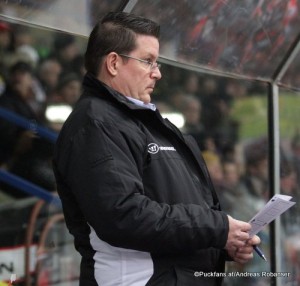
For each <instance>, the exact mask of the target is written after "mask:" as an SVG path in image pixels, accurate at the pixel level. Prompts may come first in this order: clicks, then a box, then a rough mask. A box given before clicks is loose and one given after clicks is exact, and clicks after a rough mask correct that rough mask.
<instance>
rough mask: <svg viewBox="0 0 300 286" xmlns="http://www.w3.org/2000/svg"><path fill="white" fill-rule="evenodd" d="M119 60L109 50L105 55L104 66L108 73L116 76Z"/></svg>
mask: <svg viewBox="0 0 300 286" xmlns="http://www.w3.org/2000/svg"><path fill="white" fill-rule="evenodd" d="M119 61H120V57H119V56H118V54H116V53H114V52H111V53H109V54H108V55H107V56H106V68H107V71H108V73H110V74H111V75H112V76H116V75H117V73H118V65H119Z"/></svg>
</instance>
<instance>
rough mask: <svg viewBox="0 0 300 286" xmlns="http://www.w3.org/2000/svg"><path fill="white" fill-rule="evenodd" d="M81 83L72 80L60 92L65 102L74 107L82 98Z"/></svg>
mask: <svg viewBox="0 0 300 286" xmlns="http://www.w3.org/2000/svg"><path fill="white" fill-rule="evenodd" d="M80 85H81V83H80V81H79V80H72V81H69V82H68V83H67V84H65V85H64V86H63V87H62V88H61V89H60V91H59V95H60V96H61V97H62V98H63V100H64V102H66V103H68V104H70V105H74V104H75V103H76V101H77V100H78V99H79V97H80V90H81V89H80Z"/></svg>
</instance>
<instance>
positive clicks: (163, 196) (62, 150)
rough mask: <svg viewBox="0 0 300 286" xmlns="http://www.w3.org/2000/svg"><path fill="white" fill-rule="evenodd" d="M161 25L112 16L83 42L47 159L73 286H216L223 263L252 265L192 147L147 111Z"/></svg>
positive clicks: (241, 225)
mask: <svg viewBox="0 0 300 286" xmlns="http://www.w3.org/2000/svg"><path fill="white" fill-rule="evenodd" d="M158 37H159V26H158V25H157V24H155V23H153V22H152V21H150V20H148V19H144V18H141V17H136V16H134V15H130V14H126V13H122V12H117V13H109V14H108V15H106V16H105V17H104V18H103V19H102V21H101V22H99V23H98V24H97V25H96V26H95V28H94V29H93V31H92V32H91V35H90V37H89V42H88V46H87V50H86V55H85V67H86V70H87V74H86V76H85V78H84V81H83V94H82V96H81V99H80V100H79V102H78V103H77V104H76V106H75V108H74V110H73V112H72V114H71V115H70V117H69V118H68V120H67V121H66V123H65V124H64V127H63V129H62V131H61V133H60V136H59V139H58V142H57V146H56V151H55V155H54V168H55V173H56V178H57V188H58V192H59V194H60V197H61V199H62V203H63V209H64V214H65V218H66V223H67V226H68V228H69V230H70V232H71V233H72V234H73V235H74V237H75V246H76V249H77V250H78V251H79V252H80V254H81V255H82V263H81V276H80V283H81V284H80V285H84V286H89V285H101V286H108V285H114V286H115V285H123V286H124V285H128V286H129V285H130V286H134V285H135V286H140V285H149V286H150V285H168V286H171V285H221V279H220V278H207V277H202V276H200V277H196V276H199V275H194V273H195V272H197V273H198V272H214V271H216V272H218V273H219V272H222V271H224V261H225V259H226V257H227V256H228V254H229V256H230V257H231V258H232V259H233V260H235V261H237V262H240V263H244V262H246V261H248V260H250V259H251V258H252V255H253V254H252V249H253V245H254V244H258V243H259V238H258V237H254V238H252V239H251V240H249V235H248V231H249V229H250V225H249V224H248V223H245V222H241V221H237V220H235V219H233V218H231V217H228V216H227V215H226V214H225V213H224V212H222V211H220V208H219V204H218V199H217V196H216V194H215V191H214V189H213V186H212V183H211V181H210V179H209V176H208V173H207V169H206V167H205V164H204V161H203V160H202V158H201V157H200V156H199V154H200V151H199V149H198V147H197V144H196V143H195V141H191V140H190V139H189V138H185V137H183V135H182V134H181V133H180V132H179V131H178V129H176V127H174V125H172V124H171V123H170V122H169V121H167V120H164V119H163V118H162V117H161V115H160V113H159V111H158V110H156V109H155V106H154V105H153V104H152V103H151V93H152V92H153V89H154V87H155V84H156V81H157V80H159V79H160V78H161V73H160V71H159V65H158V63H157V62H156V60H157V58H158V53H159V42H158Z"/></svg>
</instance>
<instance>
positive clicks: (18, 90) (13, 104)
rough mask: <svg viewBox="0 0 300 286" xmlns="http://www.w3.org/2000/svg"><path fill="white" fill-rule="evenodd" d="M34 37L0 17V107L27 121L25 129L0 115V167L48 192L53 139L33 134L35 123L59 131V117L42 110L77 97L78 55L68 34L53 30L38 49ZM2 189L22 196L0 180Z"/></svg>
mask: <svg viewBox="0 0 300 286" xmlns="http://www.w3.org/2000/svg"><path fill="white" fill-rule="evenodd" d="M50 35H51V34H50ZM35 40H36V39H35V35H34V33H32V29H30V28H29V27H26V26H22V25H14V24H11V23H7V22H3V21H2V22H0V107H2V108H5V109H6V110H9V111H11V112H13V113H15V114H17V115H20V116H22V117H23V118H24V119H26V120H28V121H29V126H30V128H29V129H28V130H25V129H23V128H21V127H19V126H18V125H15V124H13V123H12V122H10V121H7V120H5V119H3V118H1V119H0V134H1V135H0V136H1V140H0V166H2V168H5V169H7V170H9V171H11V172H13V173H14V174H16V175H18V176H21V177H22V178H25V179H27V180H29V181H31V182H33V183H35V184H37V185H39V186H41V187H43V188H45V189H46V190H49V191H54V190H55V189H56V186H55V180H54V175H53V172H52V167H51V159H52V150H53V143H50V142H48V141H47V140H45V139H44V138H42V137H41V136H39V135H38V134H37V126H39V125H40V126H44V127H47V128H49V129H50V130H52V131H53V132H57V131H59V128H60V126H61V123H62V122H56V121H52V120H51V119H49V118H47V116H46V115H47V109H48V108H49V107H51V106H52V107H53V106H61V105H67V106H69V107H70V108H72V106H73V105H74V104H75V102H76V101H77V100H78V98H79V96H80V92H81V90H80V89H81V79H82V76H83V74H84V72H85V71H84V67H83V55H82V53H81V51H80V49H79V47H78V44H77V42H76V38H75V37H74V36H73V35H69V34H63V33H59V32H58V33H56V34H55V35H54V36H53V39H52V41H50V43H51V45H50V46H49V45H48V46H47V45H45V46H44V47H43V49H42V50H38V49H37V47H36V46H35ZM48 40H49V39H48ZM2 190H4V191H5V192H6V194H8V195H9V196H12V197H13V198H22V197H25V196H26V195H25V194H24V193H23V192H21V191H19V190H17V189H14V188H12V187H9V186H7V185H5V184H3V183H2Z"/></svg>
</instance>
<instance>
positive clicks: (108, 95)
mask: <svg viewBox="0 0 300 286" xmlns="http://www.w3.org/2000/svg"><path fill="white" fill-rule="evenodd" d="M83 89H84V90H88V91H89V93H88V94H89V95H90V94H92V95H93V96H96V97H100V98H102V99H105V100H108V101H113V102H118V103H120V104H122V105H125V106H127V107H128V108H129V109H137V110H145V109H146V110H147V109H149V108H147V107H143V106H141V105H137V104H136V103H134V102H133V101H131V100H129V99H128V98H127V97H126V96H125V95H123V94H121V93H119V92H118V91H116V90H114V89H113V88H111V87H110V86H108V85H106V84H105V83H103V82H101V81H100V80H98V79H97V78H96V77H95V76H93V75H92V74H91V73H87V74H86V75H85V76H84V78H83Z"/></svg>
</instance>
